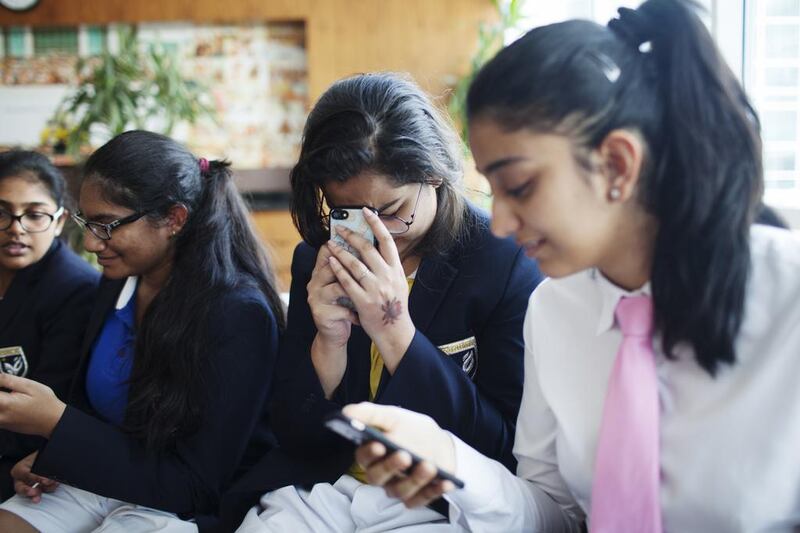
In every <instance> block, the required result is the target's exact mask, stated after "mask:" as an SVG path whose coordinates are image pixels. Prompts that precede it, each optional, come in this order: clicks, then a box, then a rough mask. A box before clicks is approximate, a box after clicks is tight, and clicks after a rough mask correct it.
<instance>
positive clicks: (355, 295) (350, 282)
mask: <svg viewBox="0 0 800 533" xmlns="http://www.w3.org/2000/svg"><path fill="white" fill-rule="evenodd" d="M343 253H346V254H347V252H343ZM347 255H350V254H347ZM351 257H352V256H351ZM354 259H355V258H354ZM356 261H358V259H356ZM358 262H359V263H361V261H358ZM330 265H331V269H332V270H333V274H334V275H335V276H336V279H337V280H338V281H339V283H340V284H341V286H342V288H343V289H344V290H345V292H346V293H347V294H348V296H350V298H351V299H352V300H353V303H358V302H359V301H363V300H364V298H365V296H366V291H365V290H364V288H363V287H362V286H361V285H360V283H359V281H356V279H354V278H353V276H352V275H351V274H350V272H349V271H348V269H347V268H345V266H344V265H343V264H342V263H341V262H340V261H339V259H337V258H336V257H331V258H330ZM361 265H362V268H363V271H362V273H361V280H362V281H363V279H364V278H365V277H367V276H371V274H369V272H368V271H367V267H365V266H363V263H361Z"/></svg>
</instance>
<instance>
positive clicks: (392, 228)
mask: <svg viewBox="0 0 800 533" xmlns="http://www.w3.org/2000/svg"><path fill="white" fill-rule="evenodd" d="M424 186H425V183H424V182H423V183H420V184H419V191H417V199H416V201H415V202H414V210H413V211H411V215H410V216H409V220H405V219H404V218H402V217H399V216H397V215H382V214H380V213H378V218H380V219H381V222H383V225H384V226H386V229H387V230H389V233H391V234H392V235H402V234H403V233H406V232H407V231H408V229H409V228H410V227H411V224H413V223H414V216H415V215H416V214H417V206H419V198H420V196H422V187H424ZM373 211H374V209H373ZM324 217H325V218H330V213H328V214H327V215H324Z"/></svg>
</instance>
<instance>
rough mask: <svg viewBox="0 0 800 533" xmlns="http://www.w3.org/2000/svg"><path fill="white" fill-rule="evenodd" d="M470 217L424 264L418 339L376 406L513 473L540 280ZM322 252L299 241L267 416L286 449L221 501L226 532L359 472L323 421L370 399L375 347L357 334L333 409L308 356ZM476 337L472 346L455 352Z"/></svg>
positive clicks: (413, 301) (414, 295) (416, 314)
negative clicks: (289, 489) (270, 498)
mask: <svg viewBox="0 0 800 533" xmlns="http://www.w3.org/2000/svg"><path fill="white" fill-rule="evenodd" d="M469 216H470V217H471V218H472V221H473V222H474V227H473V229H472V231H471V232H470V235H469V236H468V238H467V239H466V240H465V241H464V242H461V243H457V244H455V245H454V246H453V247H452V248H451V249H450V250H449V251H448V252H447V253H446V254H445V255H443V256H438V257H437V256H429V257H425V258H423V260H422V262H421V263H420V266H419V268H418V270H417V275H416V278H415V281H414V285H413V287H412V289H411V294H410V296H409V313H410V315H411V318H412V321H413V322H414V325H415V326H416V328H417V331H416V334H415V335H414V338H413V340H412V341H411V345H410V346H409V347H408V350H407V351H406V353H405V355H404V356H403V359H402V360H401V361H400V363H399V365H398V366H397V369H396V370H395V372H394V375H390V374H389V373H388V371H387V370H386V369H384V372H383V376H382V378H381V383H380V386H379V388H378V392H377V396H376V398H375V400H374V401H375V402H376V403H380V404H387V405H398V406H402V407H405V408H407V409H411V410H413V411H417V412H420V413H425V414H427V415H430V416H431V417H432V418H433V419H434V420H436V422H438V423H439V425H440V426H442V427H443V428H444V429H447V430H449V431H452V432H453V433H454V434H456V435H458V436H459V437H460V438H461V439H463V440H464V441H465V442H467V443H468V444H470V445H471V446H473V447H475V448H476V449H477V450H479V451H480V452H481V453H483V454H485V455H487V456H488V457H492V458H494V459H497V460H499V461H501V462H502V463H503V464H505V465H506V466H507V467H508V468H509V469H512V470H513V468H514V465H515V460H514V457H513V455H512V447H513V442H514V432H515V425H516V418H517V412H518V410H519V405H520V400H521V397H522V380H523V357H524V343H523V338H522V324H523V321H524V318H525V311H526V308H527V305H528V298H529V296H530V294H531V292H532V291H533V289H534V287H535V286H536V285H537V284H538V283H539V281H540V280H541V279H542V278H541V274H540V272H539V270H538V268H537V266H536V264H535V263H534V262H533V261H531V260H530V259H528V258H527V257H526V256H525V255H524V253H523V251H522V250H521V248H520V247H518V246H517V245H516V244H515V243H514V242H513V241H511V240H508V239H498V238H496V237H494V236H493V235H492V234H491V233H490V231H489V227H488V218H487V217H486V216H485V215H484V214H483V213H481V212H478V211H477V210H476V209H474V208H470V213H469ZM316 255H317V251H316V250H315V249H313V248H312V247H311V246H309V245H308V244H306V243H301V244H300V245H298V246H297V248H296V249H295V253H294V258H293V260H292V285H291V295H290V299H289V317H288V327H287V330H286V334H285V335H284V338H283V340H282V342H281V350H280V356H279V363H278V365H279V366H278V370H277V371H276V376H275V394H274V397H273V402H274V404H273V406H272V411H271V412H272V422H273V428H274V430H275V433H276V435H277V437H278V441H279V443H280V446H281V450H273V451H272V452H270V454H268V456H267V457H265V458H264V459H262V461H261V462H260V463H259V464H258V465H257V466H256V467H255V468H254V469H252V470H251V471H250V472H248V473H247V474H246V475H245V476H244V477H243V478H242V479H240V480H238V481H237V482H236V484H235V485H234V486H233V487H232V488H231V490H230V491H229V493H228V494H226V496H225V501H224V502H223V515H224V516H223V518H224V519H225V520H226V522H227V523H228V524H232V523H233V522H235V518H236V517H237V516H239V519H240V520H241V516H240V515H241V513H242V512H243V511H246V509H247V507H249V506H250V505H253V504H254V503H255V502H256V501H257V498H258V494H259V493H263V492H266V491H268V490H272V489H276V488H279V487H281V486H286V485H291V484H297V485H301V484H302V485H308V484H313V483H316V482H323V481H326V482H332V481H333V480H335V479H336V478H338V477H339V476H340V475H341V474H343V473H344V472H346V471H347V468H348V467H349V465H351V464H352V463H353V448H352V446H349V445H348V444H347V443H345V442H344V441H343V440H342V439H339V438H338V437H337V436H336V435H333V434H332V433H330V432H329V431H327V430H326V429H325V428H324V427H323V425H322V419H323V417H324V416H325V415H326V414H327V413H329V412H331V411H335V410H338V409H340V408H341V407H342V406H344V405H346V404H348V403H353V402H360V401H366V400H368V399H369V374H370V355H369V352H370V345H371V340H370V338H369V337H368V336H367V335H366V333H365V332H364V330H363V329H362V328H359V327H355V326H354V327H353V328H352V330H351V335H350V340H349V341H348V345H347V357H348V362H347V370H346V372H345V375H344V378H343V379H342V382H341V384H340V385H339V387H338V388H337V389H336V391H335V392H334V394H333V397H332V399H331V400H326V399H325V394H324V392H323V390H322V386H321V385H320V382H319V379H318V377H317V374H316V372H315V371H314V367H313V364H312V362H311V357H310V355H309V354H310V348H311V343H312V341H313V339H314V336H315V335H316V327H315V325H314V321H313V319H312V317H311V310H310V308H309V306H308V303H307V296H308V295H307V292H306V285H307V284H308V282H309V280H310V279H311V272H312V270H313V268H314V264H315V260H316ZM471 337H474V338H475V340H476V344H477V349H472V348H469V347H463V346H462V347H461V348H462V349H461V350H458V348H459V347H458V346H454V344H457V343H458V341H465V340H467V339H470V338H471ZM464 344H467V345H468V344H469V342H465V343H464ZM445 345H450V346H449V347H448V349H447V351H449V352H451V353H450V354H447V353H444V352H443V351H442V350H440V349H439V348H438V347H439V346H445ZM453 352H455V353H453Z"/></svg>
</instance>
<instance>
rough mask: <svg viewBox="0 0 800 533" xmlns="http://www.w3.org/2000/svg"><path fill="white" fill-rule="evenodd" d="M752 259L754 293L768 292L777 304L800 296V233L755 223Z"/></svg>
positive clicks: (771, 299) (752, 236)
mask: <svg viewBox="0 0 800 533" xmlns="http://www.w3.org/2000/svg"><path fill="white" fill-rule="evenodd" d="M750 261H751V267H752V268H751V273H750V276H751V277H750V281H751V289H750V292H751V293H755V294H757V295H765V296H766V297H767V299H768V300H769V301H771V302H772V304H773V305H778V304H779V302H782V301H786V299H787V298H789V299H790V300H792V301H796V299H797V298H798V297H800V236H798V234H797V233H794V232H792V231H789V230H784V229H780V228H775V227H771V226H762V225H753V227H752V228H751V230H750ZM788 303H789V302H788V301H787V304H788Z"/></svg>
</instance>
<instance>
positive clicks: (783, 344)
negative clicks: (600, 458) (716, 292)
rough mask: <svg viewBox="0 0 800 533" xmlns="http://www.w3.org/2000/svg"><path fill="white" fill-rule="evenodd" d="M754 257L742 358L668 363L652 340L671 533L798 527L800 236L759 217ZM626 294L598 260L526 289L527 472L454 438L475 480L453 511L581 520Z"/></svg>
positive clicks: (684, 353)
mask: <svg viewBox="0 0 800 533" xmlns="http://www.w3.org/2000/svg"><path fill="white" fill-rule="evenodd" d="M751 255H752V259H751V260H752V268H751V272H750V278H749V280H748V286H747V296H746V297H747V300H746V304H745V315H744V321H743V324H742V328H741V330H740V333H739V336H738V337H737V340H736V358H737V361H736V364H734V365H733V366H731V365H722V366H720V368H719V370H718V372H717V376H716V377H711V376H710V375H709V374H708V373H707V372H706V371H705V370H703V369H702V368H701V367H700V366H699V365H698V364H697V363H696V361H695V359H694V354H693V352H692V350H691V348H689V347H688V346H686V345H684V346H681V347H679V348H678V349H676V350H675V351H676V355H677V359H675V360H667V359H666V358H665V357H664V355H663V352H662V350H661V343H660V340H659V339H656V340H655V342H654V351H655V353H656V359H657V360H656V364H657V372H658V380H659V397H660V403H661V419H660V430H661V460H660V462H661V492H660V497H661V508H662V516H663V521H664V531H665V532H680V533H684V532H689V533H690V532H702V533H714V532H726V533H727V532H739V531H741V532H756V531H790V530H791V529H792V525H796V524H800V239H798V238H797V237H796V236H794V235H793V234H792V233H791V232H788V231H783V230H778V229H774V228H768V227H766V226H753V229H752V231H751ZM649 291H650V288H649V285H645V286H644V287H642V289H640V290H639V291H634V292H633V294H638V293H649ZM628 294H631V293H629V292H627V291H624V290H622V289H620V288H618V287H616V286H614V285H613V284H611V283H610V282H609V281H608V280H607V279H605V278H604V277H603V276H602V275H601V274H600V273H599V272H598V271H596V270H591V271H584V272H580V273H578V274H575V275H572V276H569V277H566V278H562V279H558V280H548V281H546V282H544V283H542V284H541V285H540V286H539V287H538V288H537V289H536V291H535V292H534V293H533V294H532V295H531V299H530V304H529V307H528V312H527V316H526V322H525V326H524V327H525V331H524V334H525V347H526V354H525V386H524V394H523V397H522V406H521V409H520V413H519V419H518V422H517V433H516V442H515V446H514V453H515V455H516V456H517V459H518V460H519V465H518V468H517V475H518V477H515V476H513V475H512V474H510V473H509V472H508V471H507V470H505V469H504V468H503V467H502V466H501V465H500V464H498V463H495V462H494V461H491V460H489V459H487V458H485V457H483V456H482V455H480V454H478V453H477V452H476V451H474V450H472V449H471V448H469V447H468V446H467V445H466V444H464V443H463V442H461V441H460V440H458V439H457V438H455V437H453V440H454V442H455V448H456V464H457V468H456V473H457V475H458V476H459V477H461V478H462V479H463V480H464V481H465V483H466V487H465V488H464V489H462V490H458V491H454V492H452V493H450V494H449V495H447V499H448V500H449V501H450V502H451V504H452V505H451V516H450V518H451V521H454V522H457V523H460V524H461V525H463V526H464V527H466V528H467V529H469V530H472V531H503V532H511V531H543V532H548V533H549V532H557V531H578V530H579V528H580V523H581V521H582V520H583V519H584V517H585V516H586V515H588V514H589V509H590V507H591V487H592V472H593V469H594V459H595V450H596V447H597V439H598V434H599V429H600V422H601V419H602V413H603V402H604V400H605V396H606V386H607V383H608V379H609V376H610V374H611V368H612V365H613V363H614V358H615V357H616V353H617V349H618V347H619V344H620V342H621V339H622V335H621V333H620V331H619V329H618V327H617V326H616V324H615V320H614V309H615V308H616V304H617V302H618V300H619V299H620V297H622V296H625V295H628ZM619 460H620V461H624V460H625V458H624V457H620V459H619Z"/></svg>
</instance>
